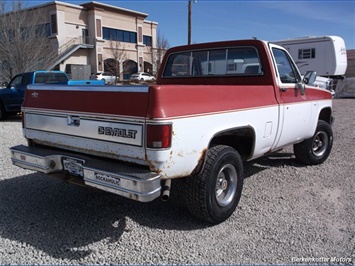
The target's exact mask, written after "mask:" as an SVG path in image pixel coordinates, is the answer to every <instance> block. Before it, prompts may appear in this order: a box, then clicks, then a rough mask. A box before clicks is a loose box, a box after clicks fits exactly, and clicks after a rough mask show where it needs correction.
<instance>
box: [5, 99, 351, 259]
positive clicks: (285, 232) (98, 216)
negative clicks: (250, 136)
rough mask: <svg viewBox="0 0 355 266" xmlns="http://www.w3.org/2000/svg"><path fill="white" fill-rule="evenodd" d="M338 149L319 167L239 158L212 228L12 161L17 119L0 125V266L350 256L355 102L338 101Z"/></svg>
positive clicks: (281, 158) (167, 208) (158, 205)
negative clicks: (231, 200) (238, 186)
mask: <svg viewBox="0 0 355 266" xmlns="http://www.w3.org/2000/svg"><path fill="white" fill-rule="evenodd" d="M334 115H335V124H334V126H333V130H334V139H335V140H334V146H333V151H332V153H331V156H330V158H329V159H328V160H327V161H326V162H325V163H324V164H323V165H319V166H303V165H301V164H299V163H297V162H296V161H295V159H294V156H293V155H292V149H291V148H287V149H284V150H283V151H281V152H279V153H277V154H275V155H273V156H269V157H266V158H262V159H259V160H257V161H254V162H249V163H247V164H246V165H245V170H246V179H245V185H244V191H243V196H242V198H241V201H240V203H239V206H238V207H237V210H236V212H235V213H234V215H233V216H232V217H231V218H230V219H228V220H227V221H226V222H224V223H222V224H219V225H216V226H209V225H206V224H204V223H201V222H199V221H198V220H195V219H194V218H192V217H191V216H190V215H189V214H188V213H187V212H185V211H183V210H181V209H179V208H178V207H177V205H176V204H174V201H168V202H165V203H164V202H162V201H160V200H156V201H154V202H151V203H138V202H134V201H130V200H128V199H124V198H121V197H118V196H116V195H113V194H110V193H105V192H101V191H97V190H91V189H87V188H82V187H78V186H74V185H71V184H67V183H64V182H62V181H60V180H57V179H54V178H49V177H46V176H44V175H42V174H38V173H35V172H32V171H26V170H22V169H20V168H17V167H15V166H13V165H12V164H11V162H10V155H9V151H8V148H9V147H11V146H13V145H17V144H21V143H25V140H24V139H23V137H22V133H21V119H19V118H13V119H10V120H7V121H3V122H0V133H1V139H0V144H1V145H0V149H1V150H0V166H1V172H0V264H240V263H242V264H293V263H297V264H299V263H303V264H304V263H311V264H315V263H327V264H328V263H331V264H333V263H344V264H354V262H355V251H354V246H355V233H354V232H355V219H354V217H355V208H354V206H355V204H354V203H355V202H354V197H355V194H354V191H355V189H354V177H355V167H354V163H353V162H354V152H355V131H354V129H355V119H354V117H355V99H335V100H334Z"/></svg>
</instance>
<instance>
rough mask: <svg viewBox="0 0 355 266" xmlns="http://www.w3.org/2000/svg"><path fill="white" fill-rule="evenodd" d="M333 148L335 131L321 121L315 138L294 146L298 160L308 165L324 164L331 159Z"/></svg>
mask: <svg viewBox="0 0 355 266" xmlns="http://www.w3.org/2000/svg"><path fill="white" fill-rule="evenodd" d="M332 147H333V130H332V128H331V126H330V125H329V124H328V123H327V122H325V121H322V120H320V121H319V122H318V125H317V129H316V132H315V133H314V135H313V137H311V138H309V139H306V140H304V141H302V142H300V143H297V144H295V145H293V150H294V153H295V156H296V159H297V160H299V161H300V162H302V163H304V164H307V165H317V164H321V163H323V162H324V161H325V160H327V158H328V157H329V154H330V151H331V150H332Z"/></svg>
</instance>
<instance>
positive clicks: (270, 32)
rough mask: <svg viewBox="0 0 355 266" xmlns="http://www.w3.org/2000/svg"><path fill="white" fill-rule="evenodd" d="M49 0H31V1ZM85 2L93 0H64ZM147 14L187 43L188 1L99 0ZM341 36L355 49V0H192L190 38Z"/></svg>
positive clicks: (175, 41)
mask: <svg viewBox="0 0 355 266" xmlns="http://www.w3.org/2000/svg"><path fill="white" fill-rule="evenodd" d="M47 2H51V1H50V0H48V1H45V0H43V1H42V0H41V1H39V0H37V1H33V0H32V1H31V2H30V3H31V5H36V4H42V3H47ZM63 2H68V3H73V4H82V3H87V2H91V1H90V0H83V1H78V0H66V1H65V0H63ZM97 2H102V3H105V4H109V5H113V6H118V7H123V8H127V9H131V10H135V11H140V12H143V13H147V14H148V17H147V20H150V21H155V22H158V24H159V25H158V28H159V30H160V32H161V33H162V34H163V35H164V36H165V38H166V39H167V40H168V41H169V44H170V46H176V45H183V44H186V43H187V13H188V12H187V11H188V8H187V7H188V0H175V1H171V0H159V1H157V0H156V1H149V0H141V1H134V0H101V1H99V0H97ZM324 35H337V36H340V37H342V38H343V39H344V40H345V45H346V48H347V49H355V0H343V1H342V0H339V1H336V0H335V1H327V0H323V1H295V0H294V1H286V0H284V1H262V0H259V1H236V0H234V1H233V0H231V1H222V0H197V2H196V3H192V38H191V39H192V41H191V42H192V43H200V42H210V41H219V40H232V39H249V38H252V37H257V38H258V39H263V40H268V41H276V40H283V39H288V38H295V37H305V36H324Z"/></svg>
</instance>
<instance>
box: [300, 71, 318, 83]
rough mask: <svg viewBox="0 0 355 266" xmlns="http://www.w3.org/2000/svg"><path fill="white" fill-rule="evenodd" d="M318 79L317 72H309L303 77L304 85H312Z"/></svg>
mask: <svg viewBox="0 0 355 266" xmlns="http://www.w3.org/2000/svg"><path fill="white" fill-rule="evenodd" d="M316 78H317V72H315V71H307V72H306V74H304V77H303V83H304V84H307V85H312V84H313V83H314V82H315V81H316Z"/></svg>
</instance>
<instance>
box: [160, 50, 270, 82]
mask: <svg viewBox="0 0 355 266" xmlns="http://www.w3.org/2000/svg"><path fill="white" fill-rule="evenodd" d="M262 74H263V72H262V66H261V63H260V58H259V55H258V52H257V50H256V48H255V47H235V48H233V47H232V48H222V49H209V50H198V51H189V52H182V53H174V54H171V55H170V56H169V58H168V60H167V63H166V66H165V69H164V72H163V76H164V77H187V76H213V75H218V76H221V75H222V76H223V75H238V76H250V75H262Z"/></svg>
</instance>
